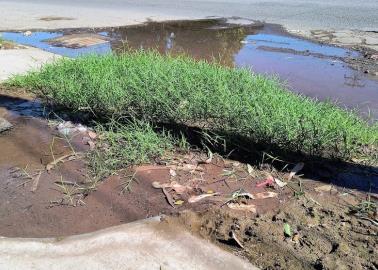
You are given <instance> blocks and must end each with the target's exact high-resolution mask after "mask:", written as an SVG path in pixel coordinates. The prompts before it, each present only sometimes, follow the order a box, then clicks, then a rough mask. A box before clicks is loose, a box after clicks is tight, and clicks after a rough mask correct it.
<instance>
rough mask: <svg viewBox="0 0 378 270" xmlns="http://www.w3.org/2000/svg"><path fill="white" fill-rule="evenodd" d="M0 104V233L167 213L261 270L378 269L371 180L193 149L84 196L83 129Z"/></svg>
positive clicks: (29, 104) (33, 106)
mask: <svg viewBox="0 0 378 270" xmlns="http://www.w3.org/2000/svg"><path fill="white" fill-rule="evenodd" d="M0 104H1V107H0V117H4V118H5V119H7V120H8V121H9V122H11V123H12V124H13V125H14V128H13V129H12V130H9V131H6V132H3V133H1V134H0V149H1V155H0V205H1V207H0V235H1V236H5V237H61V236H66V235H72V234H80V233H84V232H91V231H95V230H98V229H102V228H106V227H109V226H113V225H118V224H121V223H127V222H131V221H135V220H138V219H144V218H147V217H151V216H155V215H159V214H165V215H167V219H166V220H167V222H172V223H176V224H179V226H182V228H183V229H184V227H185V228H188V229H189V230H191V231H192V232H193V233H196V234H200V235H201V236H202V237H204V238H206V239H210V240H211V241H213V242H215V243H217V244H219V245H220V246H221V247H223V248H225V249H227V250H229V251H231V252H234V253H236V254H237V255H239V256H243V257H246V258H247V259H249V260H250V261H251V262H253V263H254V264H255V265H257V266H259V267H261V269H378V238H377V236H378V223H377V212H376V211H377V210H376V208H374V207H376V201H377V199H378V198H377V192H376V186H377V185H376V184H377V183H376V181H375V179H376V178H371V179H373V180H370V182H369V185H367V186H368V187H369V188H368V189H367V188H366V185H360V186H356V188H354V189H352V188H350V185H347V184H346V183H347V182H342V181H339V182H337V185H330V184H329V182H331V183H332V181H331V180H330V178H332V177H334V176H333V174H332V168H331V169H329V170H328V171H327V172H323V178H322V180H321V181H320V180H319V179H316V180H314V179H307V178H305V177H303V176H300V175H299V176H298V174H300V172H299V173H297V175H294V176H293V175H291V176H293V177H292V179H290V178H291V176H290V171H293V170H295V166H294V165H295V164H289V166H288V167H287V168H286V169H285V170H283V171H277V170H276V169H274V168H273V167H271V166H269V164H264V165H263V166H261V167H260V168H258V167H250V166H247V165H246V164H243V163H240V162H238V161H234V160H227V159H223V158H221V157H220V156H217V155H214V156H210V157H209V156H208V155H207V154H206V153H202V152H197V151H191V152H189V153H177V154H176V155H174V156H173V157H170V158H167V159H161V160H157V161H156V163H154V164H146V165H143V166H138V167H133V168H130V170H128V171H126V172H123V173H120V174H119V175H113V176H111V177H109V178H107V179H105V180H104V181H103V182H102V183H100V184H99V185H97V187H96V189H95V190H93V191H92V192H89V193H86V192H84V193H83V192H79V191H80V187H81V186H82V185H81V184H85V183H87V182H88V177H89V174H88V167H87V162H86V158H85V153H86V152H88V151H90V147H91V145H90V144H89V143H88V138H93V141H94V142H95V136H93V134H90V132H91V131H90V129H82V130H81V131H77V132H76V133H74V134H73V135H70V136H69V138H68V137H67V136H62V132H61V131H62V130H61V129H59V125H58V124H57V123H56V122H52V121H48V120H47V119H46V116H45V113H46V109H45V108H44V107H43V106H42V104H40V103H39V102H37V101H33V100H32V99H30V98H28V97H24V96H15V95H12V96H9V95H8V94H1V95H0ZM43 115H44V116H43ZM76 125H77V124H76ZM63 130H64V128H63ZM96 136H97V135H96ZM73 150H74V151H73ZM73 153H75V154H73ZM81 153H84V154H81ZM64 156H66V158H65V159H63V160H62V161H63V162H59V163H57V164H56V165H55V164H54V165H51V164H52V163H51V162H53V163H54V160H55V161H56V160H59V158H60V157H64ZM304 166H305V167H306V164H304ZM299 167H301V166H299ZM289 179H290V180H289ZM327 179H328V180H327ZM327 181H328V182H327ZM372 181H373V182H372ZM126 188H128V189H126ZM368 191H370V193H368ZM368 194H370V195H371V196H370V197H368ZM361 203H363V205H364V206H365V208H364V209H363V208H362V206H361V205H362V204H361ZM368 203H370V204H369V205H370V208H369V209H368V210H366V205H367V204H368ZM285 224H286V225H285Z"/></svg>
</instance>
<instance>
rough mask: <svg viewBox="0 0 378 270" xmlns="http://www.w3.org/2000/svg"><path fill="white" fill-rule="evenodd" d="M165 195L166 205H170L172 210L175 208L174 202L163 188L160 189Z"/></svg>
mask: <svg viewBox="0 0 378 270" xmlns="http://www.w3.org/2000/svg"><path fill="white" fill-rule="evenodd" d="M161 190H162V191H163V193H164V195H165V198H166V199H167V201H168V203H169V204H170V206H172V207H173V208H175V201H174V200H173V198H172V196H171V194H169V192H168V191H167V190H165V188H162V189H161Z"/></svg>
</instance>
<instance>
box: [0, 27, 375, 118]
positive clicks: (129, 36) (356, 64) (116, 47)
mask: <svg viewBox="0 0 378 270" xmlns="http://www.w3.org/2000/svg"><path fill="white" fill-rule="evenodd" d="M2 35H3V37H4V38H6V39H9V40H13V41H14V42H16V43H20V44H25V45H29V46H35V47H38V48H41V49H43V50H46V51H49V52H52V53H55V54H60V55H63V56H68V57H78V56H80V55H83V54H88V53H97V54H105V53H109V52H112V51H113V52H117V53H122V51H123V50H125V49H126V48H131V49H140V48H144V49H155V50H158V51H159V52H161V53H169V54H174V55H177V54H188V55H190V56H192V57H194V58H197V59H207V60H209V61H218V62H220V63H222V64H225V65H229V66H237V67H246V68H251V69H252V70H253V71H254V72H256V73H262V74H267V75H268V76H278V77H279V78H280V80H282V81H283V83H284V84H286V85H287V87H288V88H289V89H290V90H292V91H294V92H297V93H301V94H304V95H307V96H310V97H313V98H316V99H320V100H331V101H333V102H336V103H337V104H339V105H340V106H341V107H346V108H348V109H355V110H357V111H358V112H359V113H360V115H362V116H363V117H365V118H369V119H371V120H372V121H375V119H376V118H377V116H378V92H377V91H376V89H378V80H377V78H378V77H377V76H375V72H376V71H375V70H377V67H378V64H377V60H376V59H375V54H374V52H373V51H367V50H366V49H363V50H362V51H361V50H353V49H351V48H350V49H345V48H341V47H337V46H329V45H326V44H323V43H318V42H313V41H311V40H307V39H301V38H298V37H296V36H293V35H290V34H289V33H287V32H286V31H285V30H284V29H283V28H282V27H281V26H279V25H271V24H263V23H259V22H253V23H251V22H250V24H248V25H244V26H242V25H240V24H239V21H238V20H235V22H230V21H227V20H202V21H176V22H166V23H148V24H145V25H142V26H129V27H121V28H103V29H70V30H56V31H54V32H44V31H34V32H33V33H32V35H30V36H24V35H23V33H22V32H20V33H18V32H4V33H3V34H2Z"/></svg>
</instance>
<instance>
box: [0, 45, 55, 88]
mask: <svg viewBox="0 0 378 270" xmlns="http://www.w3.org/2000/svg"><path fill="white" fill-rule="evenodd" d="M60 57H61V56H59V55H56V54H53V53H49V52H45V51H42V50H40V49H37V48H31V47H27V48H25V49H15V50H13V49H10V50H0V82H1V81H4V80H6V79H8V78H9V77H11V76H12V75H15V74H24V73H26V72H28V71H30V70H35V69H38V68H40V67H41V66H42V65H43V64H45V63H49V62H52V61H54V60H56V59H58V58H60Z"/></svg>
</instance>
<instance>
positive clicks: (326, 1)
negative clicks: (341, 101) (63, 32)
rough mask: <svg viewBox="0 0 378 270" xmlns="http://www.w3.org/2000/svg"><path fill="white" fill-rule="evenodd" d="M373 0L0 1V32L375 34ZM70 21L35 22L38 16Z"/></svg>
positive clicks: (377, 10) (377, 7)
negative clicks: (169, 27)
mask: <svg viewBox="0 0 378 270" xmlns="http://www.w3.org/2000/svg"><path fill="white" fill-rule="evenodd" d="M377 14H378V0H267V1H264V0H205V1H202V0H0V30H6V29H30V28H61V27H62V28H63V27H98V26H116V25H126V24H136V23H140V22H144V21H146V20H147V19H152V20H167V19H194V18H204V17H206V16H240V17H245V18H249V19H256V20H264V21H267V22H272V23H279V24H283V25H284V26H286V27H287V28H288V29H292V30H296V29H298V30H308V29H331V28H334V29H338V30H340V29H358V30H378V15H377ZM49 16H55V17H67V18H72V19H73V20H52V21H44V20H40V18H43V17H49Z"/></svg>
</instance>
